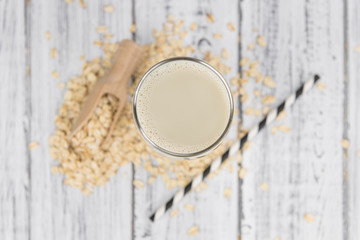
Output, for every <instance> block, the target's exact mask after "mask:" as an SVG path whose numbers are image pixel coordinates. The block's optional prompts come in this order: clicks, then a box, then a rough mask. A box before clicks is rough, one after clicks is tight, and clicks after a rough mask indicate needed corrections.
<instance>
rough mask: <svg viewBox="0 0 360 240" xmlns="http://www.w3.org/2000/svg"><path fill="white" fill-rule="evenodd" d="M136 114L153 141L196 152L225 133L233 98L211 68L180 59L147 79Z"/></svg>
mask: <svg viewBox="0 0 360 240" xmlns="http://www.w3.org/2000/svg"><path fill="white" fill-rule="evenodd" d="M136 113H137V116H138V120H139V123H140V126H141V128H142V129H143V131H144V132H145V135H146V136H147V137H148V138H149V139H150V140H151V141H152V142H153V143H155V144H156V145H158V146H159V147H161V148H163V149H165V150H167V151H170V152H173V153H180V154H188V153H195V152H199V151H201V150H204V149H206V148H207V147H209V146H211V145H212V144H213V143H215V142H216V141H217V140H218V139H219V138H220V136H221V135H222V134H223V133H224V131H225V129H226V126H227V124H228V121H229V117H230V99H229V95H228V92H227V89H226V87H225V85H224V83H223V82H222V81H221V79H220V78H219V77H218V75H216V73H215V72H213V71H212V70H211V69H209V68H208V67H206V66H204V65H202V64H200V63H197V62H194V61H189V60H177V61H171V62H168V63H165V64H163V65H161V66H159V67H158V68H156V69H154V70H153V71H152V72H151V73H150V74H149V75H148V76H147V77H146V78H145V79H144V81H143V83H142V85H141V86H140V88H139V92H138V99H137V103H136Z"/></svg>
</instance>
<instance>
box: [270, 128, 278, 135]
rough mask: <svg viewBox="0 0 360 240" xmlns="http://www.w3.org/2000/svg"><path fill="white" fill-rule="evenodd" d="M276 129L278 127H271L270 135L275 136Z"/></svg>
mask: <svg viewBox="0 0 360 240" xmlns="http://www.w3.org/2000/svg"><path fill="white" fill-rule="evenodd" d="M278 129H279V127H277V126H273V127H272V128H271V133H272V134H276V133H277V131H278Z"/></svg>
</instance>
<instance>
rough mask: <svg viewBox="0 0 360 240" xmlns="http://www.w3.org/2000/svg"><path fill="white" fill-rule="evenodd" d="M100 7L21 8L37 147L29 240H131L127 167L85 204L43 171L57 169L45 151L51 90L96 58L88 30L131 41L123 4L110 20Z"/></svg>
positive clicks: (55, 93) (53, 104)
mask: <svg viewBox="0 0 360 240" xmlns="http://www.w3.org/2000/svg"><path fill="white" fill-rule="evenodd" d="M107 3H110V2H107ZM104 4H105V3H103V2H102V1H96V2H92V3H90V2H89V1H87V8H86V9H82V8H81V7H80V5H79V3H78V2H77V1H76V2H73V3H66V2H65V1H45V2H43V1H42V2H39V1H32V2H31V6H29V7H30V16H29V18H28V21H29V31H30V34H29V41H30V48H31V58H30V64H31V69H32V72H31V84H30V88H29V89H28V91H29V94H30V96H31V97H30V99H29V100H30V101H31V103H30V109H31V118H30V126H31V128H30V132H29V138H30V139H32V140H37V141H39V142H40V145H41V146H40V148H39V149H36V150H33V151H32V152H31V155H30V161H31V166H30V173H31V189H30V197H31V199H30V201H29V204H30V216H31V232H30V235H29V236H30V237H31V239H120V238H121V239H130V238H131V231H132V226H131V221H132V220H131V219H132V212H131V202H132V196H131V188H132V185H131V175H132V172H131V166H130V165H128V166H124V167H123V168H121V169H120V171H119V173H118V175H117V176H116V177H114V178H113V179H112V180H111V182H110V183H108V184H107V185H106V187H103V188H98V189H96V191H95V192H94V194H92V195H91V196H89V197H86V196H84V195H83V194H82V193H81V191H80V190H78V189H73V188H72V187H68V186H66V185H64V184H63V183H62V180H63V176H61V175H53V174H52V173H51V166H52V165H55V164H57V163H56V162H55V161H53V160H52V159H51V157H50V155H49V152H48V149H49V146H48V139H49V136H50V134H51V133H52V132H53V131H54V119H55V117H54V116H55V114H56V112H57V108H58V107H59V106H60V105H61V104H62V101H63V94H64V92H65V90H61V89H59V88H58V87H57V83H66V82H67V81H68V80H69V78H70V77H71V76H74V75H76V74H80V73H81V67H82V64H83V62H82V61H81V60H80V56H81V55H84V56H85V59H88V60H90V59H92V58H94V57H98V56H101V52H102V51H101V50H100V48H99V47H97V46H95V45H93V42H94V41H95V40H101V38H102V37H100V35H99V34H98V33H97V32H96V27H97V26H99V25H106V26H108V29H109V32H111V33H113V34H114V36H115V40H117V41H119V40H122V39H123V38H129V37H130V36H131V35H130V32H129V30H128V29H129V28H130V26H131V14H129V13H130V12H131V1H114V2H113V5H114V7H115V12H114V13H105V12H104V11H103V6H104ZM46 31H49V32H50V33H51V35H52V38H51V40H47V39H46V38H45V32H46ZM51 48H55V49H57V51H58V57H56V58H55V59H52V58H51V55H50V49H51ZM52 71H57V72H58V73H59V79H54V78H53V77H52V76H51V72H52Z"/></svg>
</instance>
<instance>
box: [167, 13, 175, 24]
mask: <svg viewBox="0 0 360 240" xmlns="http://www.w3.org/2000/svg"><path fill="white" fill-rule="evenodd" d="M168 21H169V22H174V16H173V15H171V14H170V15H169V16H168Z"/></svg>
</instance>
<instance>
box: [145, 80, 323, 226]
mask: <svg viewBox="0 0 360 240" xmlns="http://www.w3.org/2000/svg"><path fill="white" fill-rule="evenodd" d="M319 79H320V77H319V75H314V76H313V77H312V78H311V79H310V80H308V81H307V82H305V83H303V84H302V85H301V86H300V87H299V88H298V89H297V90H296V92H294V93H292V94H291V95H290V96H289V97H288V98H287V99H286V100H285V101H283V102H282V103H281V104H280V105H279V106H278V107H277V108H275V109H273V110H272V111H271V112H269V113H268V114H267V115H266V116H265V117H264V118H263V119H262V120H261V121H260V122H259V123H258V124H256V125H255V126H254V127H253V128H252V129H251V130H250V131H248V132H247V133H246V134H245V136H243V137H242V138H241V139H240V140H238V141H236V142H235V143H234V144H233V145H232V146H231V147H230V148H228V149H227V150H226V152H224V153H223V154H222V155H221V156H219V157H217V158H216V159H215V160H214V161H213V162H212V163H211V164H210V165H209V166H208V167H207V168H206V169H205V170H204V171H203V172H202V173H201V174H199V175H197V176H196V177H195V178H193V179H192V180H191V181H190V182H189V183H188V184H187V185H186V186H185V188H182V189H181V190H179V191H178V192H177V193H176V194H175V195H174V196H173V197H172V198H171V199H170V200H168V201H167V202H166V203H165V204H164V205H162V206H161V207H160V208H158V209H157V210H156V211H155V212H154V213H153V214H152V215H151V216H150V219H151V221H156V220H158V219H159V218H160V217H161V216H163V215H164V214H165V213H166V212H167V211H168V210H169V209H170V208H171V207H172V206H173V205H175V204H176V203H178V202H179V201H180V200H182V199H183V198H184V197H185V195H186V194H188V193H189V192H190V191H191V190H192V189H194V188H195V187H196V186H197V185H199V183H201V182H202V181H203V180H204V179H205V178H206V177H207V176H208V175H209V173H210V172H213V171H215V170H216V169H218V168H219V167H220V166H221V164H223V163H224V162H225V161H226V160H227V159H228V158H229V156H232V155H234V154H235V153H236V152H237V151H239V150H241V149H242V148H243V146H244V145H245V143H246V142H248V141H250V140H252V139H253V138H254V137H255V136H256V135H257V134H258V133H259V132H260V131H261V129H263V128H264V127H265V126H267V125H268V124H270V123H271V122H273V121H274V120H275V119H276V117H277V116H278V115H279V114H280V113H281V112H282V111H284V110H285V109H287V108H288V107H290V106H291V105H293V104H294V102H295V100H297V99H298V98H299V97H300V96H301V95H302V94H304V93H306V92H307V91H309V90H310V88H312V87H313V86H314V84H315V83H316V82H317V81H318V80H319Z"/></svg>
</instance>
